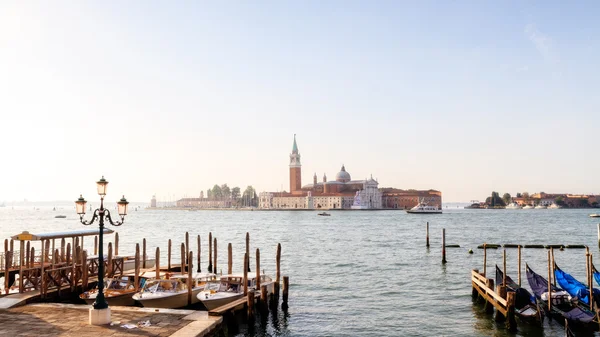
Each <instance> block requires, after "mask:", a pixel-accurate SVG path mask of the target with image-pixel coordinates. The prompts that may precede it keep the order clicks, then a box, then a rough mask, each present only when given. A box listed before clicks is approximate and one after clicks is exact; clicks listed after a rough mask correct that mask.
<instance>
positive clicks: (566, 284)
mask: <svg viewBox="0 0 600 337" xmlns="http://www.w3.org/2000/svg"><path fill="white" fill-rule="evenodd" d="M554 277H556V282H557V283H558V284H559V285H560V286H561V288H563V289H564V290H565V291H566V292H568V293H569V295H571V296H573V297H577V299H578V300H579V302H581V303H583V304H586V305H588V306H589V305H590V288H589V287H588V286H586V285H585V284H583V283H581V282H579V281H578V280H577V279H575V278H574V277H573V276H571V275H570V274H568V273H566V272H565V271H563V270H562V269H560V268H559V267H558V265H557V264H556V263H554ZM592 296H594V302H595V303H598V300H600V289H596V288H593V294H592Z"/></svg>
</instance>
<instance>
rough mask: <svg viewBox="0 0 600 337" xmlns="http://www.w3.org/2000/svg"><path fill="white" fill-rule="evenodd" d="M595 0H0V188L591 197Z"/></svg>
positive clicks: (599, 54)
mask: <svg viewBox="0 0 600 337" xmlns="http://www.w3.org/2000/svg"><path fill="white" fill-rule="evenodd" d="M598 17H600V3H598V2H597V1H575V2H564V1H259V2H248V1H239V2H238V1H227V2H224V1H215V2H208V1H206V2H202V1H177V2H162V1H126V2H123V1H102V2H98V1H60V0H59V1H53V2H47V1H18V0H17V1H12V0H4V1H1V2H0V121H1V125H2V128H0V153H1V154H2V157H1V158H2V159H1V160H0V181H1V182H0V202H2V201H6V202H7V203H9V202H11V201H13V200H15V201H22V200H24V199H28V200H30V201H33V200H37V201H42V200H75V199H76V198H77V197H78V196H79V194H83V195H84V197H86V198H87V199H88V200H94V199H95V198H97V196H96V192H95V181H96V180H98V179H99V178H100V177H101V176H102V175H104V176H105V177H106V179H107V180H108V181H109V182H110V184H109V186H108V195H107V200H111V199H114V200H115V201H116V200H118V199H119V198H120V197H121V196H122V195H125V196H126V197H127V198H128V199H129V200H132V201H149V200H150V198H151V197H152V195H154V194H156V195H157V197H158V198H159V200H167V199H176V198H180V197H183V196H188V197H190V196H198V195H199V193H200V191H201V190H206V189H208V188H210V187H212V186H213V185H214V184H224V183H227V184H228V185H229V186H231V187H233V186H240V187H242V190H243V189H244V188H245V187H246V186H247V185H252V186H254V187H255V188H256V189H257V191H259V192H260V191H281V190H288V189H289V168H288V164H289V154H290V152H291V150H292V143H293V135H294V134H296V135H297V141H298V147H299V150H300V154H301V156H302V182H303V184H305V183H311V182H312V176H313V174H314V173H317V175H318V176H319V179H321V177H322V176H323V174H324V173H325V174H327V176H328V177H329V178H333V177H334V176H335V174H336V173H337V172H338V171H339V170H340V167H341V166H342V165H345V167H346V170H347V171H348V172H349V173H350V174H351V175H352V178H353V179H361V178H366V177H369V176H370V175H371V174H372V175H373V177H374V178H377V180H378V181H379V185H380V187H396V188H403V189H408V188H415V189H430V188H432V189H437V190H440V191H442V193H443V200H444V201H445V202H460V201H469V200H472V199H479V200H483V199H485V197H486V196H488V195H489V194H490V193H491V191H498V192H500V193H501V194H502V193H505V192H508V193H511V194H513V195H514V194H516V193H517V192H523V191H528V192H530V193H533V192H540V191H544V192H546V193H595V194H600V179H599V178H598V176H599V172H600V156H598V147H599V144H600V136H599V133H598V132H597V131H598V126H599V125H600V113H599V107H600V95H598V92H599V89H600V85H599V84H600V83H599V82H600V68H599V67H600V65H599V63H598V60H599V59H600V38H599V33H600V23H598V20H597V18H598Z"/></svg>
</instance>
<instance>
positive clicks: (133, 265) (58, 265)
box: [0, 229, 289, 318]
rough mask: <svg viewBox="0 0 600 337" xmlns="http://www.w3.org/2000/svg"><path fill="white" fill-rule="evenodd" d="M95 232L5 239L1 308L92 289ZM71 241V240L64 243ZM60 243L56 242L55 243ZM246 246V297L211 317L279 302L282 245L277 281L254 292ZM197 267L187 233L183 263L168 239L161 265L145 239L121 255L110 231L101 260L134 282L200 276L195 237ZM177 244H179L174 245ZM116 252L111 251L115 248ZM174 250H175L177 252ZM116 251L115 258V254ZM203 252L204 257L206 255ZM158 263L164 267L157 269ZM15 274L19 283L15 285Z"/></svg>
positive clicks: (211, 255) (109, 273)
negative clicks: (90, 246) (90, 245)
mask: <svg viewBox="0 0 600 337" xmlns="http://www.w3.org/2000/svg"><path fill="white" fill-rule="evenodd" d="M112 233H114V232H113V231H112V230H110V229H105V230H104V234H105V235H109V234H112ZM97 234H98V231H97V230H95V229H93V230H87V229H86V230H80V231H71V232H59V233H46V234H31V233H28V232H23V233H21V234H18V235H15V236H13V237H12V238H11V240H10V241H9V240H5V242H4V253H3V254H0V258H1V260H2V262H1V263H0V276H5V280H4V282H3V284H2V285H0V290H1V291H0V292H1V294H0V308H5V309H7V308H12V307H16V306H21V305H25V304H27V303H30V302H33V301H39V300H57V299H64V296H70V297H73V295H77V294H79V293H82V292H84V291H86V290H88V289H89V288H91V287H93V286H95V284H96V283H97V280H98V270H99V268H98V256H97V255H96V254H97V252H98V238H97V236H96V235H97ZM89 236H95V237H94V255H91V256H88V252H87V250H86V249H84V248H83V242H84V238H85V237H89ZM67 240H70V241H71V242H66V241H67ZM15 241H17V242H18V244H19V245H20V249H19V250H15V249H14V245H15ZM36 241H39V242H38V245H39V246H40V249H39V250H38V252H37V254H36V251H35V248H34V247H33V246H35V244H34V242H36ZM57 241H58V242H57ZM208 241H209V242H208V259H207V264H208V268H207V269H208V270H209V271H213V272H214V273H215V274H216V271H217V247H218V246H217V238H216V237H214V236H213V235H212V233H209V235H208ZM245 241H246V247H245V251H246V254H244V261H243V262H242V263H241V264H240V266H242V270H243V273H244V281H243V282H244V295H245V296H244V297H243V298H242V299H240V300H238V301H235V302H233V303H229V304H227V305H225V306H223V307H221V308H217V309H215V310H212V311H211V312H210V313H209V314H210V315H225V314H227V313H230V312H234V311H236V310H239V309H244V308H247V309H248V317H249V318H253V317H254V308H255V305H254V304H255V303H259V304H260V305H259V306H258V307H259V308H261V309H267V310H268V307H269V305H268V302H269V301H271V302H272V301H273V300H277V302H279V289H280V288H281V287H280V280H281V271H280V260H281V244H278V245H277V251H276V269H277V270H276V275H275V276H276V277H275V278H274V279H273V284H272V285H271V287H270V289H272V290H271V291H268V290H267V285H265V284H263V285H262V286H261V285H260V281H259V282H258V284H257V290H256V291H254V290H248V283H249V282H248V279H249V278H248V273H249V272H250V263H249V255H248V253H249V251H250V236H249V233H246V240H245ZM197 243H198V245H197V249H198V250H197V265H194V259H193V253H192V251H191V250H192V249H193V247H191V246H190V242H189V233H187V232H186V233H185V240H183V242H181V256H180V257H181V260H180V261H176V262H180V263H173V262H175V261H172V260H173V259H174V258H175V257H174V256H173V255H172V241H171V240H170V239H169V240H168V246H167V249H166V250H165V251H166V252H167V254H166V255H167V261H166V263H165V261H161V259H160V248H158V247H157V248H156V256H155V259H152V260H150V259H148V254H147V251H146V250H147V247H146V239H145V238H144V239H142V244H141V247H142V249H141V251H140V244H139V243H136V244H135V246H136V250H135V251H136V254H135V255H134V256H121V255H119V236H118V233H114V241H113V242H108V245H107V246H108V249H107V252H108V258H105V259H104V263H105V268H104V270H105V278H109V277H115V276H117V277H118V276H124V275H125V276H131V275H133V276H134V277H135V282H134V283H135V284H136V285H137V284H138V283H139V282H138V280H139V277H140V276H142V275H144V274H146V275H148V274H149V275H151V276H153V277H157V278H162V277H168V275H172V274H173V273H181V274H185V275H188V277H191V274H193V272H194V271H195V270H197V271H198V272H200V271H201V270H202V267H201V265H200V263H201V261H202V260H201V253H202V250H201V237H200V235H198V236H197ZM176 246H177V245H176ZM113 248H114V249H113ZM227 250H228V254H227V259H228V261H227V262H228V264H227V271H228V273H229V274H231V272H232V246H231V243H229V244H228V245H227ZM175 251H177V250H175ZM113 252H114V254H113ZM205 254H206V253H205ZM255 256H256V267H255V269H254V270H255V272H256V275H257V277H258V279H259V280H260V270H261V269H260V251H259V249H256V255H255ZM161 262H162V264H163V265H162V266H161ZM17 275H18V281H17V282H15V280H16V279H17V277H16V276H17ZM283 283H284V285H283V303H282V307H283V308H284V310H286V309H287V305H288V303H287V300H288V290H289V278H288V277H287V276H283ZM189 290H190V291H189V296H188V304H191V303H192V298H191V297H190V296H192V295H191V288H189Z"/></svg>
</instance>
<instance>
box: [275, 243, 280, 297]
mask: <svg viewBox="0 0 600 337" xmlns="http://www.w3.org/2000/svg"><path fill="white" fill-rule="evenodd" d="M275 265H276V268H277V269H276V274H275V289H274V291H275V296H279V280H280V279H281V243H278V244H277V255H275Z"/></svg>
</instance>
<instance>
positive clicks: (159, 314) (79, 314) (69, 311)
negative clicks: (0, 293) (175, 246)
mask: <svg viewBox="0 0 600 337" xmlns="http://www.w3.org/2000/svg"><path fill="white" fill-rule="evenodd" d="M89 307H90V306H88V305H74V304H53V303H48V304H30V305H27V306H23V307H18V308H13V309H9V310H0V336H77V337H108V336H165V337H166V336H171V335H173V336H181V337H193V336H194V337H196V336H206V335H207V334H209V333H211V332H212V331H214V330H215V329H216V328H217V327H218V326H219V324H220V323H221V322H222V318H220V317H212V316H208V313H207V312H206V311H194V310H172V309H152V308H136V307H111V311H112V315H111V318H112V322H113V323H112V324H111V325H106V326H94V325H89V324H88V310H89ZM146 321H149V325H148V326H144V325H143V322H146ZM140 323H142V324H140ZM125 324H131V325H134V326H135V328H133V329H127V328H125V327H122V326H123V325H125Z"/></svg>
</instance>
